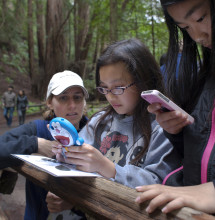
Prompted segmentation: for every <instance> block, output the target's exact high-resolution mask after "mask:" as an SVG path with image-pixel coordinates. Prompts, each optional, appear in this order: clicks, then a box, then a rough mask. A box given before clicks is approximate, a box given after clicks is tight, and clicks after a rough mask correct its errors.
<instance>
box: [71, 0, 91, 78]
mask: <svg viewBox="0 0 215 220" xmlns="http://www.w3.org/2000/svg"><path fill="white" fill-rule="evenodd" d="M89 21H90V6H89V4H88V3H87V2H86V1H84V0H75V1H74V37H75V64H74V65H73V67H72V68H73V69H74V71H75V72H76V73H77V74H79V75H80V76H81V77H84V75H85V69H86V57H87V54H88V49H89V45H90V42H91V40H92V33H91V32H90V31H89Z"/></svg>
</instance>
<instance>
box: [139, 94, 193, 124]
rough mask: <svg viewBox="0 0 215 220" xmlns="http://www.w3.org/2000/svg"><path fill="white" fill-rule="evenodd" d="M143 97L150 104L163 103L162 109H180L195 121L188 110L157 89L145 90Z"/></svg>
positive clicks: (191, 120)
mask: <svg viewBox="0 0 215 220" xmlns="http://www.w3.org/2000/svg"><path fill="white" fill-rule="evenodd" d="M141 97H142V98H143V99H145V100H146V101H147V102H149V103H150V104H152V103H160V104H161V106H162V107H161V111H164V112H165V111H174V110H178V111H180V112H182V113H183V114H186V115H188V120H189V121H190V122H191V123H193V122H194V118H193V117H192V116H191V115H189V114H188V113H187V112H185V111H184V110H183V109H182V108H180V107H179V106H178V105H176V104H175V103H174V102H173V101H171V100H170V99H169V98H167V97H166V96H165V95H163V94H162V93H161V92H159V91H157V90H147V91H143V92H142V93H141Z"/></svg>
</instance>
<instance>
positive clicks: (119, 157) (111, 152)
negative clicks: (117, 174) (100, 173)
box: [100, 131, 128, 166]
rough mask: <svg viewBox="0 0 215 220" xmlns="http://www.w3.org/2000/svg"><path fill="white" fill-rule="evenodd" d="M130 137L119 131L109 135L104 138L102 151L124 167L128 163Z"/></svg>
mask: <svg viewBox="0 0 215 220" xmlns="http://www.w3.org/2000/svg"><path fill="white" fill-rule="evenodd" d="M127 147H128V136H127V135H123V134H121V133H119V132H117V131H114V132H110V133H107V136H106V137H104V138H103V140H102V142H101V146H100V151H101V152H102V153H103V154H104V155H105V156H106V157H107V158H108V159H109V160H111V161H112V162H114V163H117V164H119V165H120V166H124V165H125V163H126V155H127Z"/></svg>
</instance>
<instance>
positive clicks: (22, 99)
mask: <svg viewBox="0 0 215 220" xmlns="http://www.w3.org/2000/svg"><path fill="white" fill-rule="evenodd" d="M16 105H17V111H18V116H19V125H22V124H24V123H25V114H26V109H27V108H28V98H27V96H26V95H25V91H24V90H19V93H18V96H17V102H16Z"/></svg>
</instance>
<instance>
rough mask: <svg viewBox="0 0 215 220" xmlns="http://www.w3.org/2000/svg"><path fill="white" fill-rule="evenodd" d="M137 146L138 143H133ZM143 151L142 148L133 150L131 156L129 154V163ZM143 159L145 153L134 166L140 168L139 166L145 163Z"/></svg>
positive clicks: (137, 147) (138, 147)
mask: <svg viewBox="0 0 215 220" xmlns="http://www.w3.org/2000/svg"><path fill="white" fill-rule="evenodd" d="M137 144H138V142H137V143H135V145H137ZM142 150H143V147H142V146H136V147H135V148H134V150H133V151H132V154H131V156H130V161H132V160H134V158H135V157H136V156H137V155H138V154H139V153H140V151H142ZM145 158H146V153H145V154H144V156H143V157H142V158H141V159H140V160H139V161H138V162H137V163H135V165H136V166H138V167H141V165H142V164H143V163H144V161H145Z"/></svg>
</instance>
